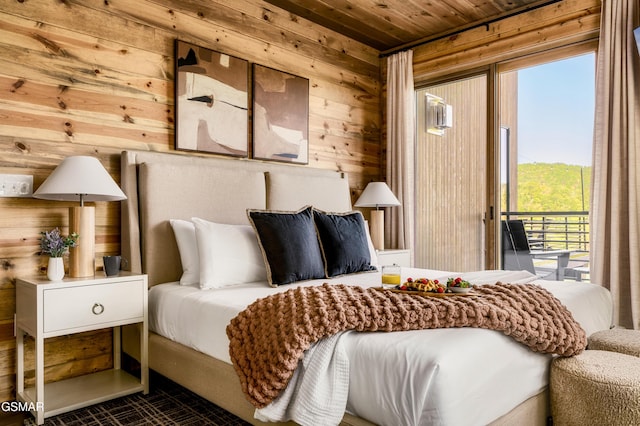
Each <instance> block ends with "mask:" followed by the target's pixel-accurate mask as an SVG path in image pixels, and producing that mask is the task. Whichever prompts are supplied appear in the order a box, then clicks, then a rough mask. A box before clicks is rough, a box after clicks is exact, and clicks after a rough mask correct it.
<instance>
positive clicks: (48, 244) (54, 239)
mask: <svg viewBox="0 0 640 426" xmlns="http://www.w3.org/2000/svg"><path fill="white" fill-rule="evenodd" d="M40 235H41V237H40V253H41V254H48V255H49V263H48V265H47V278H49V279H50V280H51V281H60V280H62V278H64V263H63V261H62V256H63V255H64V254H65V253H66V251H67V250H68V249H69V247H76V246H77V245H78V234H77V233H75V232H74V233H72V234H70V235H68V236H66V237H64V236H62V235H60V230H59V229H58V228H54V229H52V230H51V231H43V232H41V233H40Z"/></svg>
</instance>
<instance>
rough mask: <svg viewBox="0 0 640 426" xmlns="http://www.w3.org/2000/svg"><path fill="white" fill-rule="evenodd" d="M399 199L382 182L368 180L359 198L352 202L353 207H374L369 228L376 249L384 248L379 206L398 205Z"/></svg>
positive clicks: (382, 212) (382, 215) (382, 218)
mask: <svg viewBox="0 0 640 426" xmlns="http://www.w3.org/2000/svg"><path fill="white" fill-rule="evenodd" d="M399 205H400V201H398V199H397V198H396V196H395V195H393V192H391V189H389V187H388V186H387V184H386V183H384V182H369V183H368V184H367V186H366V188H365V189H364V191H362V194H361V195H360V198H358V201H356V203H355V204H354V206H355V207H375V208H376V209H375V210H372V211H371V220H370V223H369V229H370V230H371V241H372V242H373V246H374V247H375V249H376V250H384V210H380V207H393V206H399Z"/></svg>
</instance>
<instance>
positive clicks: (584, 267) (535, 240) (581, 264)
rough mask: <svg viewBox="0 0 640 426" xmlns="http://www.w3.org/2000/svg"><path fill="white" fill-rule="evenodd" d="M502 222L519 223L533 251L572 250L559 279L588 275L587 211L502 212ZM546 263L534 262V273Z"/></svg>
mask: <svg viewBox="0 0 640 426" xmlns="http://www.w3.org/2000/svg"><path fill="white" fill-rule="evenodd" d="M502 219H519V220H522V222H523V224H524V228H525V231H526V233H527V237H528V240H529V246H530V247H531V249H532V250H569V251H571V254H570V257H569V262H568V264H567V265H566V268H563V270H562V271H561V276H562V278H560V279H561V280H564V279H574V280H578V281H580V280H583V279H585V278H587V277H588V276H589V212H586V211H580V212H503V213H502ZM545 262H546V263H545ZM548 263H549V261H537V263H536V262H535V261H534V266H535V267H536V272H537V271H538V268H539V267H540V268H544V267H548V266H550V265H548ZM551 266H552V267H555V268H559V265H556V266H553V265H551Z"/></svg>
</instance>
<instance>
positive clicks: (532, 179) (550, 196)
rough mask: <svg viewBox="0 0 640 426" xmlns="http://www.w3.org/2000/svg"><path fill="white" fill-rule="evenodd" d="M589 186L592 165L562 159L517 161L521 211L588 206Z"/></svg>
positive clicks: (569, 208) (570, 208)
mask: <svg viewBox="0 0 640 426" xmlns="http://www.w3.org/2000/svg"><path fill="white" fill-rule="evenodd" d="M581 171H582V178H581V176H580V174H581ZM590 189H591V167H582V166H574V165H568V164H562V163H553V164H549V163H529V164H520V165H518V211H535V212H545V211H582V210H589V197H590V194H591V191H590ZM583 190H584V205H583Z"/></svg>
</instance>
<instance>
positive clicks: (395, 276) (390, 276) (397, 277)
mask: <svg viewBox="0 0 640 426" xmlns="http://www.w3.org/2000/svg"><path fill="white" fill-rule="evenodd" d="M400 282H401V274H400V266H398V265H396V264H393V265H385V266H383V267H382V287H383V288H386V287H395V286H397V285H400Z"/></svg>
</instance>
